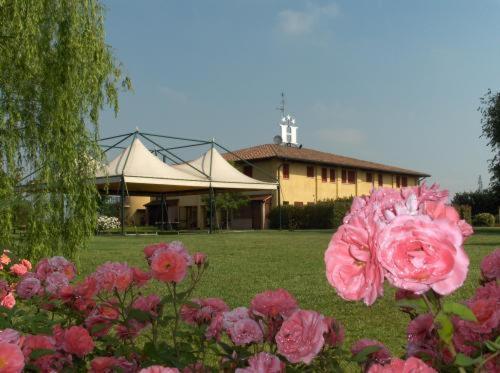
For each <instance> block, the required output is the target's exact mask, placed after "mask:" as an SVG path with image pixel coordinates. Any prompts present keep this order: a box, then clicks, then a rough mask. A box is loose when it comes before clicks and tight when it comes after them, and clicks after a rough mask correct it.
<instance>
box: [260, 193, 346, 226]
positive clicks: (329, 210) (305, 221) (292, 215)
mask: <svg viewBox="0 0 500 373" xmlns="http://www.w3.org/2000/svg"><path fill="white" fill-rule="evenodd" d="M351 204H352V197H350V198H340V199H337V200H325V201H320V202H318V203H316V204H314V205H306V206H290V205H286V206H281V227H282V228H283V229H290V230H294V229H331V228H337V227H339V226H340V225H341V224H342V219H343V218H344V216H345V214H346V213H347V212H348V211H349V209H350V208H351ZM279 226H280V225H279V208H278V207H275V208H273V209H271V211H270V213H269V227H270V228H273V229H277V228H279Z"/></svg>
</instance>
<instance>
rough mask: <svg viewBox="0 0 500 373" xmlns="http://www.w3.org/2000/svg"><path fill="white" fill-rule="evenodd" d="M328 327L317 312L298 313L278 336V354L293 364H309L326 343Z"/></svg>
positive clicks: (283, 326) (286, 321)
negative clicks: (325, 336) (325, 335)
mask: <svg viewBox="0 0 500 373" xmlns="http://www.w3.org/2000/svg"><path fill="white" fill-rule="evenodd" d="M327 331H328V325H326V323H325V319H324V317H323V316H322V315H320V314H319V313H317V312H315V311H303V310H299V311H296V312H295V313H294V314H293V315H292V316H290V318H288V319H287V320H285V321H284V322H283V325H282V326H281V329H280V330H279V332H278V334H276V344H277V346H278V352H279V353H280V354H281V355H283V356H285V357H286V358H287V359H288V361H290V362H291V363H298V362H303V363H306V364H309V363H310V362H311V361H312V359H313V358H314V357H315V356H316V355H317V354H318V352H319V351H320V350H321V348H322V347H323V345H324V343H325V339H324V337H323V335H324V334H325V333H326V332H327Z"/></svg>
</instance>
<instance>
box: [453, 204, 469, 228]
mask: <svg viewBox="0 0 500 373" xmlns="http://www.w3.org/2000/svg"><path fill="white" fill-rule="evenodd" d="M453 207H455V209H456V210H457V212H458V214H459V215H460V219H464V220H465V221H466V222H467V223H469V224H472V208H471V207H470V206H469V205H453Z"/></svg>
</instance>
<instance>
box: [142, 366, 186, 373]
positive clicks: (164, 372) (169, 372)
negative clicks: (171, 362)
mask: <svg viewBox="0 0 500 373" xmlns="http://www.w3.org/2000/svg"><path fill="white" fill-rule="evenodd" d="M139 373H180V372H179V369H177V368H168V367H162V366H161V365H152V366H150V367H149V368H144V369H141V370H140V371H139Z"/></svg>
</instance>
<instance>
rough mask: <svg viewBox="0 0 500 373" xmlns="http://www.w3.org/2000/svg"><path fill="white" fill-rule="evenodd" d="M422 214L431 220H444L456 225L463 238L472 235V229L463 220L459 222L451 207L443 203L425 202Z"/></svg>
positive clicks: (455, 211) (458, 217)
mask: <svg viewBox="0 0 500 373" xmlns="http://www.w3.org/2000/svg"><path fill="white" fill-rule="evenodd" d="M422 212H423V213H424V214H425V215H428V216H430V217H431V218H432V219H433V220H436V219H444V220H448V221H449V222H450V223H452V224H456V226H457V227H458V229H459V230H460V232H461V233H462V235H463V236H464V237H469V236H470V235H472V234H473V233H474V231H473V230H472V227H471V226H470V224H469V223H467V222H466V221H465V220H460V215H459V214H458V212H457V210H455V208H454V207H453V206H448V205H446V204H445V203H444V202H435V201H426V202H425V203H424V204H423V207H422Z"/></svg>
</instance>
